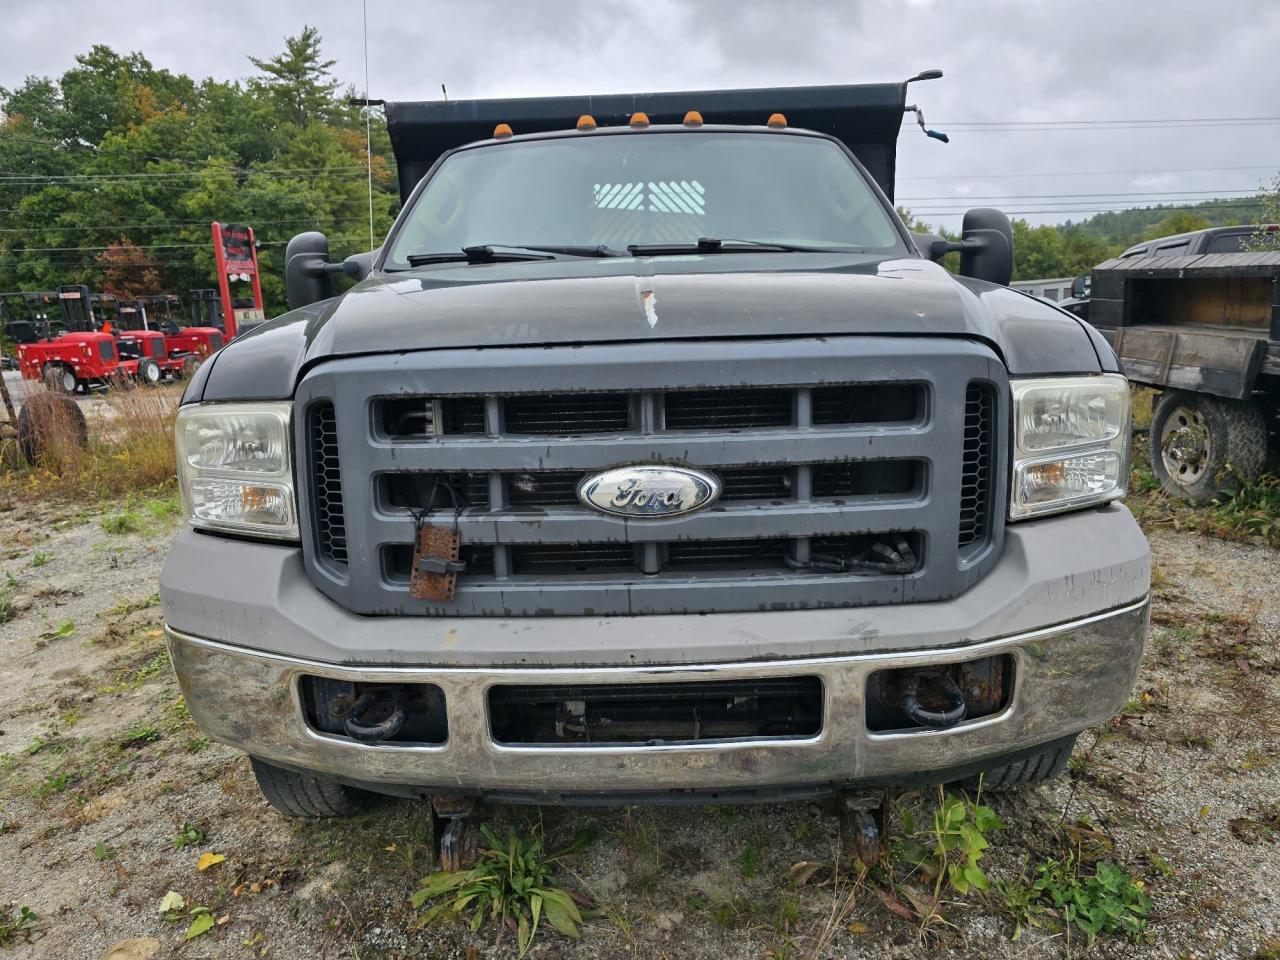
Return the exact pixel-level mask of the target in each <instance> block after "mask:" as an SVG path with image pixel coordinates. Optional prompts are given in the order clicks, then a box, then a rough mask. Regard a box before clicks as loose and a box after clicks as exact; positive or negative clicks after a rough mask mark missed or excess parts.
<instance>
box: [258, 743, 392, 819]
mask: <svg viewBox="0 0 1280 960" xmlns="http://www.w3.org/2000/svg"><path fill="white" fill-rule="evenodd" d="M249 762H250V764H251V765H252V766H253V776H254V778H255V779H256V780H257V781H258V788H259V789H260V790H261V791H262V795H263V796H264V797H265V798H266V800H267V803H269V804H271V806H272V807H273V808H274V809H275V810H277V811H279V812H280V813H283V814H284V815H285V816H289V817H350V816H352V815H353V814H355V813H358V812H359V811H360V810H361V809H362V808H363V807H364V805H365V803H366V802H367V799H368V795H367V794H366V793H364V792H363V791H361V790H355V789H353V788H351V787H347V786H344V785H343V784H341V783H338V782H337V781H335V780H326V779H324V778H323V777H314V776H308V775H306V774H302V773H295V772H294V771H293V770H286V769H285V768H283V767H277V766H275V765H274V764H271V763H267V762H266V761H265V760H259V759H258V758H257V757H250V758H249Z"/></svg>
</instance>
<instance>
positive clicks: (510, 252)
mask: <svg viewBox="0 0 1280 960" xmlns="http://www.w3.org/2000/svg"><path fill="white" fill-rule="evenodd" d="M557 254H558V255H562V256H566V257H617V256H620V254H619V253H618V252H617V251H616V250H610V249H609V248H608V247H606V246H605V245H604V244H598V245H596V246H573V245H565V246H541V245H539V246H529V245H522V244H514V243H484V244H475V245H473V246H468V247H463V248H462V249H461V251H459V252H456V253H455V252H454V251H452V250H445V251H441V252H439V253H430V252H427V253H411V254H409V255H408V256H407V257H405V259H406V260H408V261H409V265H410V266H411V267H422V266H426V265H427V264H429V263H464V262H465V263H499V262H505V261H512V260H554V259H555V255H557Z"/></svg>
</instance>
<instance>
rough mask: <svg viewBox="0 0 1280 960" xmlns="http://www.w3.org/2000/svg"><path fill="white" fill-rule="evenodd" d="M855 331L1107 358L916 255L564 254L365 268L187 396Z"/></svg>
mask: <svg viewBox="0 0 1280 960" xmlns="http://www.w3.org/2000/svg"><path fill="white" fill-rule="evenodd" d="M860 334H861V335H878V336H885V335H887V336H904V337H921V336H927V337H939V336H942V337H963V338H967V339H973V340H980V341H983V342H985V343H987V344H989V345H990V346H991V347H992V348H994V349H995V351H996V352H997V353H998V354H999V355H1000V356H1001V357H1002V359H1003V360H1004V362H1005V364H1006V366H1007V367H1008V368H1009V371H1010V373H1011V374H1014V375H1035V374H1050V373H1095V372H1097V371H1099V370H1100V369H1103V368H1104V367H1105V368H1110V366H1111V364H1110V363H1108V362H1107V360H1106V358H1104V359H1103V360H1102V361H1101V362H1100V359H1099V353H1098V351H1097V350H1096V349H1095V340H1094V339H1093V338H1091V337H1090V336H1089V335H1088V334H1087V333H1086V331H1085V330H1084V329H1083V328H1082V325H1081V324H1080V323H1079V322H1078V321H1077V320H1076V319H1075V318H1073V317H1071V316H1069V315H1067V314H1065V313H1063V312H1062V311H1060V310H1058V309H1056V308H1054V307H1052V306H1049V305H1048V304H1046V303H1043V302H1041V301H1039V300H1036V299H1033V298H1031V297H1027V296H1024V295H1022V294H1020V293H1017V292H1015V291H1012V290H1009V289H1008V288H1006V287H1000V286H995V285H992V284H987V283H982V282H979V281H974V280H967V279H963V278H957V277H954V276H952V275H951V274H949V273H947V272H946V271H945V270H943V269H942V268H941V267H939V266H937V265H936V264H934V263H932V262H930V261H927V260H923V259H895V260H879V261H877V260H874V259H870V258H865V259H861V260H859V259H858V258H851V257H850V256H849V255H847V254H840V255H834V254H833V255H827V254H800V253H794V254H790V253H789V254H777V253H762V254H747V253H733V254H717V255H709V256H690V257H655V258H637V259H632V258H617V259H600V260H590V259H565V260H558V261H537V262H517V263H494V264H475V265H468V264H458V265H449V266H443V267H442V266H436V267H431V268H423V269H421V270H414V271H407V272H403V273H390V274H380V275H377V276H374V277H371V278H369V279H367V280H365V281H363V282H362V283H360V284H358V285H357V286H355V287H353V288H352V289H351V290H350V291H348V292H347V293H346V294H344V295H343V296H341V297H335V298H334V299H332V300H327V301H324V302H323V303H318V304H313V305H311V306H308V307H303V308H302V309H299V310H294V311H292V312H290V313H287V314H285V315H284V316H281V317H278V318H276V319H275V320H273V321H271V322H269V323H266V324H264V325H263V326H261V327H259V328H257V329H256V330H254V331H253V332H252V333H251V334H248V335H247V336H245V337H243V338H241V339H239V340H237V341H235V342H233V343H231V344H228V345H227V346H226V347H225V348H224V349H223V350H222V351H221V352H220V353H218V354H217V355H216V356H215V358H214V362H213V363H211V364H206V365H205V367H203V368H202V369H201V371H200V374H199V375H198V376H197V378H196V379H195V380H194V381H193V382H192V384H191V385H190V387H189V389H188V391H187V397H186V400H187V401H193V400H200V399H204V400H234V399H246V400H248V399H278V398H285V397H289V396H291V395H292V393H293V389H294V386H295V384H296V383H297V381H298V378H299V377H300V376H301V374H302V372H303V371H304V370H305V369H307V368H308V367H310V366H312V365H314V364H316V363H318V362H322V361H324V360H327V359H331V358H334V357H347V356H355V355H359V354H368V353H387V352H407V351H413V350H438V349H448V348H468V347H471V348H493V349H495V350H499V349H502V348H509V347H529V346H552V345H568V344H586V343H620V342H644V341H661V340H684V339H719V338H724V339H729V338H732V339H743V338H768V337H780V336H782V337H789V336H831V337H834V336H847V335H860ZM500 362H501V360H500V359H499V358H497V357H495V363H500Z"/></svg>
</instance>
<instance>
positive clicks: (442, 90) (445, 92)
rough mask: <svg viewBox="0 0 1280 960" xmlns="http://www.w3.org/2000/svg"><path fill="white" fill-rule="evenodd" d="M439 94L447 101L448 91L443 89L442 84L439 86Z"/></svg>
mask: <svg viewBox="0 0 1280 960" xmlns="http://www.w3.org/2000/svg"><path fill="white" fill-rule="evenodd" d="M440 92H441V93H443V94H444V98H445V100H448V99H449V91H448V90H446V89H445V88H444V84H443V83H442V84H440Z"/></svg>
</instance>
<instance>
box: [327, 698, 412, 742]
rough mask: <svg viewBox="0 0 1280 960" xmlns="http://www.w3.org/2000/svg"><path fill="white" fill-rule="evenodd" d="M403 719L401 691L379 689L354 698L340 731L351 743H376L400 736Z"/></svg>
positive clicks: (404, 715)
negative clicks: (350, 739) (351, 740)
mask: <svg viewBox="0 0 1280 960" xmlns="http://www.w3.org/2000/svg"><path fill="white" fill-rule="evenodd" d="M405 718H406V712H405V706H404V691H403V690H402V689H401V688H400V687H379V688H376V689H374V690H366V691H365V692H364V693H362V694H360V696H358V697H356V700H355V703H353V704H351V709H350V710H348V711H347V718H346V720H345V721H344V722H343V727H344V728H345V729H346V731H347V736H349V737H351V738H352V739H353V740H363V741H364V742H366V743H377V742H378V741H380V740H390V739H391V738H392V737H394V736H395V735H396V734H397V733H399V732H400V731H401V729H402V728H403V727H404V722H405Z"/></svg>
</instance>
